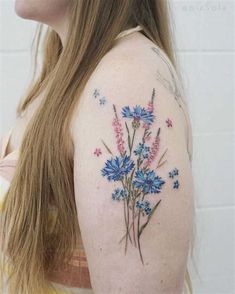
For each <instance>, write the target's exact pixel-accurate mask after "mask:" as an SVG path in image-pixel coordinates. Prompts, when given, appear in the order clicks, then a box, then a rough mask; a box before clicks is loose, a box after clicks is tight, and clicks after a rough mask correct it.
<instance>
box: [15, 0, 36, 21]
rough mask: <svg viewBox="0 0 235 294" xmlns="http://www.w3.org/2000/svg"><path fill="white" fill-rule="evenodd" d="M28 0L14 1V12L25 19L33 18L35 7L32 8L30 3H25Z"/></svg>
mask: <svg viewBox="0 0 235 294" xmlns="http://www.w3.org/2000/svg"><path fill="white" fill-rule="evenodd" d="M27 2H28V1H25V0H16V1H15V13H16V14H17V15H18V16H20V17H22V18H27V19H34V15H35V11H34V10H35V9H34V8H33V5H32V3H31V4H29V3H27Z"/></svg>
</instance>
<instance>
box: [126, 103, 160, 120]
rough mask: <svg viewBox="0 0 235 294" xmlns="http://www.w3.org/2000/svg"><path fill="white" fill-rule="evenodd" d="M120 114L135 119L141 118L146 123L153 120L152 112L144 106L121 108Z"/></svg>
mask: <svg viewBox="0 0 235 294" xmlns="http://www.w3.org/2000/svg"><path fill="white" fill-rule="evenodd" d="M122 116H123V117H126V118H133V119H135V120H142V121H143V122H144V123H146V124H151V123H153V121H154V118H155V116H154V114H153V112H152V111H149V110H146V109H145V108H144V107H140V106H139V105H136V106H135V107H134V108H133V111H131V110H130V107H129V106H125V107H123V108H122Z"/></svg>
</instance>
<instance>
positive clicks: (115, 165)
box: [101, 155, 135, 181]
mask: <svg viewBox="0 0 235 294" xmlns="http://www.w3.org/2000/svg"><path fill="white" fill-rule="evenodd" d="M134 166H135V163H134V161H133V160H131V159H130V157H129V156H127V155H125V156H124V157H122V156H116V157H115V158H111V159H108V160H107V161H106V163H105V167H104V168H103V169H102V170H101V172H102V176H106V177H107V178H108V180H109V181H119V180H122V179H123V176H124V175H127V174H128V173H129V172H130V171H131V170H132V169H133V167H134Z"/></svg>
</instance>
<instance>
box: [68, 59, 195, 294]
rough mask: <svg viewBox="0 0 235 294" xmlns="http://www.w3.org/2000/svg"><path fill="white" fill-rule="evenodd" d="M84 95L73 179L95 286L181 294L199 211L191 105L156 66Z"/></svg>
mask: <svg viewBox="0 0 235 294" xmlns="http://www.w3.org/2000/svg"><path fill="white" fill-rule="evenodd" d="M136 69H137V68H136ZM143 71H144V70H143ZM81 99H82V100H81V102H82V103H81V106H80V108H79V112H78V115H77V117H76V121H75V124H74V128H73V137H74V143H75V155H74V185H75V199H76V206H77V212H78V220H79V224H80V229H81V235H82V239H83V244H84V247H85V252H86V255H87V261H88V265H89V271H90V277H91V283H92V288H93V290H94V293H95V294H101V293H102V294H106V293H122V294H124V293H128V294H130V293H161V294H162V293H180V291H181V290H182V282H183V280H184V274H185V269H186V264H187V256H188V250H189V242H190V239H191V230H192V215H193V197H192V194H193V193H192V189H193V181H192V174H191V165H190V161H189V157H188V153H187V142H186V134H185V130H186V128H185V120H184V117H183V114H182V109H180V107H179V106H178V103H177V102H176V101H175V99H174V96H173V95H172V93H170V92H168V91H167V89H166V88H165V87H164V86H163V85H162V84H161V83H160V82H159V81H157V80H156V79H155V78H154V75H152V74H151V72H148V71H146V72H138V71H135V66H125V65H124V66H123V67H121V66H117V67H116V68H115V69H114V68H113V69H112V70H111V71H110V72H108V71H107V70H106V71H104V72H101V73H100V74H97V75H96V76H95V77H94V78H93V79H91V80H90V81H89V83H88V84H87V86H86V88H85V90H84V92H83V94H82V97H81Z"/></svg>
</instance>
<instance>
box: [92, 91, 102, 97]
mask: <svg viewBox="0 0 235 294" xmlns="http://www.w3.org/2000/svg"><path fill="white" fill-rule="evenodd" d="M99 95H100V93H99V90H97V89H95V90H94V93H93V96H94V97H95V98H97V97H98V96H99Z"/></svg>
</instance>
